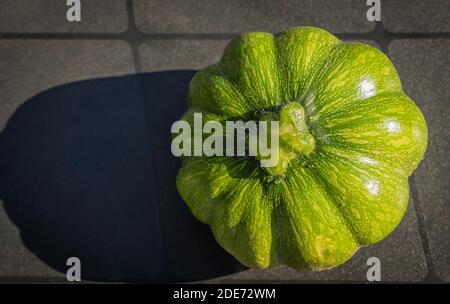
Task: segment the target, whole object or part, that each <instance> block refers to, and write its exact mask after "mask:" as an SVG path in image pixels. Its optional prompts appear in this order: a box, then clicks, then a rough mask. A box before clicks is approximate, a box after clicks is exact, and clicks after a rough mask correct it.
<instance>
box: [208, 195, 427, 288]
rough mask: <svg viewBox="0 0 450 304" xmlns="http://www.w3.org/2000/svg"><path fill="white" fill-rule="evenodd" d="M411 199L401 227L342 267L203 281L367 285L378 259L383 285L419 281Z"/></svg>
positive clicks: (420, 259)
mask: <svg viewBox="0 0 450 304" xmlns="http://www.w3.org/2000/svg"><path fill="white" fill-rule="evenodd" d="M413 204H414V203H413V200H412V199H410V202H409V206H408V210H407V212H406V214H405V217H404V218H403V220H402V222H401V223H400V225H399V226H398V227H397V228H396V229H395V230H394V232H392V233H391V234H390V235H389V236H388V237H387V238H386V239H384V240H383V241H381V242H379V243H377V244H375V245H371V246H368V247H364V248H361V249H360V250H359V251H358V252H357V253H356V254H355V255H354V256H353V257H352V258H351V259H350V260H349V261H347V262H346V263H344V264H343V265H341V266H338V267H336V268H333V269H331V270H326V271H322V272H312V271H306V270H301V271H297V270H295V269H292V268H289V267H286V266H280V267H276V268H273V269H266V270H247V271H243V272H240V273H236V274H233V275H229V276H225V277H221V278H216V279H213V280H209V281H205V283H241V282H254V283H257V282H264V283H270V282H273V283H282V282H316V283H319V282H323V283H325V282H360V283H364V282H367V277H366V275H367V271H368V269H369V268H370V266H367V264H366V263H367V259H368V258H370V257H377V258H379V259H380V263H381V281H382V282H419V281H421V280H423V278H424V277H425V276H426V274H427V268H426V264H425V257H424V254H423V251H422V245H421V240H420V237H419V233H418V228H417V218H416V216H415V213H414V207H413Z"/></svg>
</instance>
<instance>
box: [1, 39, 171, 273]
mask: <svg viewBox="0 0 450 304" xmlns="http://www.w3.org/2000/svg"><path fill="white" fill-rule="evenodd" d="M0 69H1V71H2V73H1V76H0V102H1V105H0V109H1V113H0V122H1V125H2V129H1V132H0V198H1V199H2V201H3V204H2V206H1V211H0V239H1V245H0V261H1V263H0V281H2V282H11V281H14V282H24V281H26V282H36V281H37V282H45V281H55V280H56V281H65V271H66V270H67V268H68V267H67V266H66V260H67V258H68V257H71V256H75V257H79V258H80V259H81V263H82V268H81V275H82V279H84V280H86V279H89V278H90V279H95V280H108V281H109V280H112V281H122V280H125V281H135V280H139V281H141V280H145V281H164V276H165V274H164V267H165V263H164V256H163V252H162V249H161V248H162V240H161V234H160V230H159V229H160V226H159V223H158V216H159V215H158V211H157V205H156V204H157V202H155V201H154V200H153V190H152V184H153V183H152V176H151V174H150V170H151V169H150V168H151V165H150V163H149V157H150V156H151V151H150V147H149V145H148V134H147V133H146V128H145V126H146V123H145V121H146V120H145V112H144V102H143V89H142V81H141V79H140V78H139V76H137V75H125V74H130V73H134V71H135V69H134V61H133V56H132V51H131V49H130V47H129V45H128V44H127V43H126V42H123V41H107V40H104V41H96V40H89V41H83V40H80V41H72V40H71V41H64V40H50V41H45V40H3V41H2V42H1V43H0ZM124 75H125V76H124ZM99 77H102V78H99Z"/></svg>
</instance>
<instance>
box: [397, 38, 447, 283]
mask: <svg viewBox="0 0 450 304" xmlns="http://www.w3.org/2000/svg"><path fill="white" fill-rule="evenodd" d="M449 49H450V40H441V39H436V40H397V41H394V42H393V43H392V44H391V45H390V46H389V54H390V56H391V57H392V59H393V61H394V64H395V65H396V67H397V69H398V71H399V74H400V77H401V78H402V80H403V85H404V88H405V91H406V93H407V94H408V95H409V96H411V97H412V99H413V100H415V101H416V103H417V105H418V106H419V107H420V109H421V110H422V112H423V114H424V116H425V119H426V120H427V126H428V133H429V137H428V148H427V152H426V154H425V159H424V161H423V162H422V163H421V164H420V166H419V168H418V170H417V171H416V173H415V175H414V176H415V179H416V185H417V192H418V200H419V201H418V205H419V209H420V211H421V213H422V214H423V218H424V220H425V227H424V228H425V231H426V234H427V236H428V238H429V243H430V250H431V255H432V260H433V266H434V268H435V270H436V274H437V275H438V276H439V277H440V278H441V279H443V280H445V281H447V282H448V281H450V178H449V170H450V156H449V150H450V144H449V143H450V136H449V135H450V132H449V130H450V107H449V102H450V100H449V96H450V83H449V81H448V79H449V67H450V58H449V56H448V50H449Z"/></svg>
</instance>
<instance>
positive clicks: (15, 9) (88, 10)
mask: <svg viewBox="0 0 450 304" xmlns="http://www.w3.org/2000/svg"><path fill="white" fill-rule="evenodd" d="M69 8H70V7H69V6H67V5H66V1H61V0H3V1H0V32H10V33H121V32H123V31H125V30H126V29H127V27H128V19H127V10H126V0H95V1H81V22H69V21H67V18H66V12H67V10H68V9H69Z"/></svg>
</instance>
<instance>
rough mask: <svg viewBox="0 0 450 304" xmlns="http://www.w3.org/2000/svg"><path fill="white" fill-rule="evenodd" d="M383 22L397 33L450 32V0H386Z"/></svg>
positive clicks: (383, 5)
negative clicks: (449, 0)
mask: <svg viewBox="0 0 450 304" xmlns="http://www.w3.org/2000/svg"><path fill="white" fill-rule="evenodd" d="M381 8H382V13H381V22H382V23H383V25H384V27H385V28H386V29H387V30H388V31H391V32H395V33H438V32H450V22H449V21H448V18H449V16H450V4H449V2H448V0H427V1H421V0H413V1H402V0H384V1H382V5H381Z"/></svg>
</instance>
